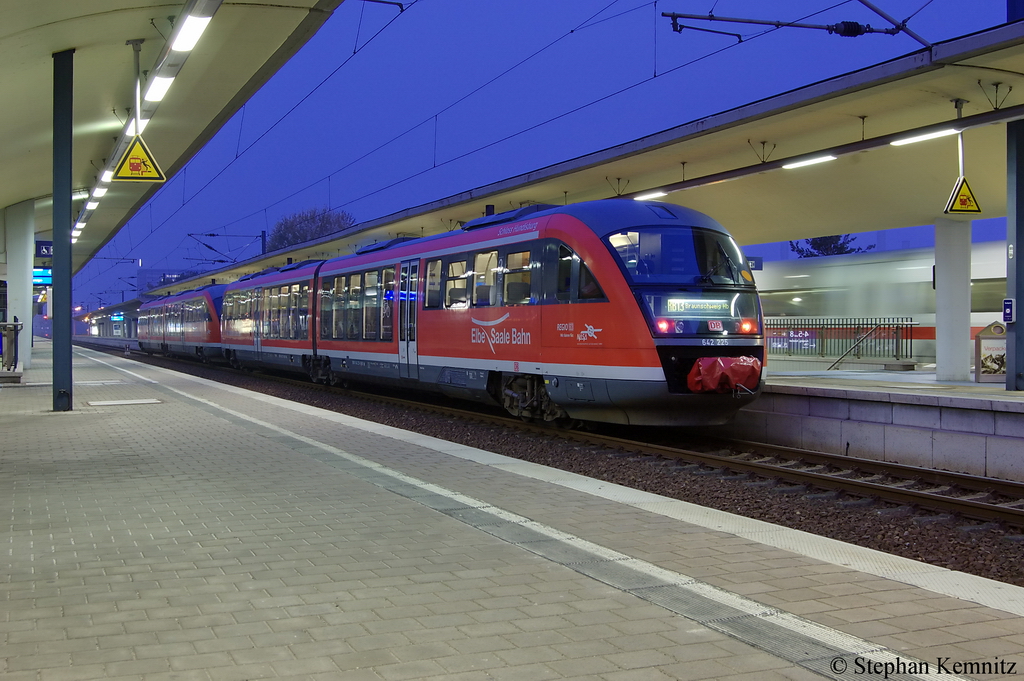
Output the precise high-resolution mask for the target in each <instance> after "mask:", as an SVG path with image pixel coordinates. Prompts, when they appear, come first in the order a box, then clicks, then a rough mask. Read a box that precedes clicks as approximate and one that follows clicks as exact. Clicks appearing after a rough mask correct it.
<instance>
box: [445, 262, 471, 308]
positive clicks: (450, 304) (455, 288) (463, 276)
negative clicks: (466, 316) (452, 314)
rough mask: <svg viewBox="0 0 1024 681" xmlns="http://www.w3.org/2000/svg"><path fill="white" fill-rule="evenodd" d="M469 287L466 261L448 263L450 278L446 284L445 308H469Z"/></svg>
mask: <svg viewBox="0 0 1024 681" xmlns="http://www.w3.org/2000/svg"><path fill="white" fill-rule="evenodd" d="M468 285H469V274H468V273H467V272H466V261H465V260H458V261H456V262H451V263H448V277H447V279H446V280H445V282H444V291H445V294H444V297H445V301H446V304H445V307H447V308H464V307H468V306H469V297H468V295H467V293H468Z"/></svg>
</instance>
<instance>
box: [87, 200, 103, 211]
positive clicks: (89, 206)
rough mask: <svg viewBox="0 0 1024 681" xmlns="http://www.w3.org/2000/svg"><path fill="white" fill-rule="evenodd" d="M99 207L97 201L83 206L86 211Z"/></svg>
mask: <svg viewBox="0 0 1024 681" xmlns="http://www.w3.org/2000/svg"><path fill="white" fill-rule="evenodd" d="M99 207H100V202H99V201H89V202H88V203H86V204H85V209H86V210H96V209H97V208H99Z"/></svg>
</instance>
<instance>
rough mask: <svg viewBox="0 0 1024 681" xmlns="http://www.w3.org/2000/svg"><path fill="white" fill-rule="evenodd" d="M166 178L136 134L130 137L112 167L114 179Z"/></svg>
mask: <svg viewBox="0 0 1024 681" xmlns="http://www.w3.org/2000/svg"><path fill="white" fill-rule="evenodd" d="M166 179H167V178H166V177H164V174H163V171H161V170H160V166H158V165H157V164H156V159H154V158H153V154H152V153H150V151H149V148H148V147H147V146H146V143H145V142H143V141H142V138H141V137H139V136H138V135H136V136H135V137H134V138H132V142H131V144H129V145H128V151H126V152H124V156H122V157H121V161H120V162H119V163H118V164H117V167H116V168H115V169H114V180H131V181H135V182H163V181H164V180H166Z"/></svg>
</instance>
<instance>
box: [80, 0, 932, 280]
mask: <svg viewBox="0 0 1024 681" xmlns="http://www.w3.org/2000/svg"><path fill="white" fill-rule="evenodd" d="M620 1H621V0H612V1H611V2H609V3H607V4H606V5H605V6H604V7H602V8H601V9H600V10H598V11H597V12H595V13H593V14H592V15H590V16H589V17H588V18H587V19H586V20H585V21H583V22H580V23H579V24H577V25H576V26H574V27H572V28H571V29H569V30H568V31H567V32H566V33H564V34H562V35H560V36H559V37H557V38H556V39H555V40H553V41H551V42H549V43H547V44H545V45H544V46H542V47H541V48H539V49H537V50H535V51H534V52H533V53H531V54H530V55H528V56H526V57H524V58H523V59H521V60H519V61H518V62H517V63H516V64H514V65H512V66H510V67H508V68H506V69H503V70H502V71H501V72H500V73H498V74H496V75H495V76H493V77H492V78H490V79H488V80H487V81H485V82H483V83H481V84H480V85H478V86H477V87H475V88H473V89H472V90H471V91H470V92H467V93H465V94H463V95H461V96H460V97H458V98H457V99H455V100H453V101H451V102H450V103H448V104H446V105H445V106H443V107H442V108H440V109H438V110H437V111H435V112H434V113H431V114H430V115H429V117H427V118H425V119H424V120H422V121H420V122H418V123H416V124H414V125H412V126H411V127H409V128H407V129H406V130H404V131H402V132H400V133H398V134H396V135H394V136H393V137H391V138H390V139H388V140H386V141H385V142H383V143H381V144H379V145H377V146H376V147H374V148H373V149H371V150H369V151H367V152H366V153H364V154H362V155H360V156H359V157H357V158H355V159H352V160H350V161H348V162H347V163H346V164H344V165H342V166H341V167H339V168H336V169H334V170H333V171H331V172H329V173H328V174H326V175H325V176H324V177H320V178H317V179H316V180H315V181H313V182H311V183H309V184H307V185H305V186H303V187H301V188H299V189H297V190H295V191H293V192H291V193H289V194H288V195H286V196H283V197H281V198H279V199H277V200H275V201H274V202H272V203H270V204H268V205H266V206H263V207H261V208H259V209H257V210H255V211H253V212H251V213H248V214H246V215H244V216H241V217H239V218H237V219H234V220H231V221H228V222H225V223H224V224H223V225H221V226H220V227H217V228H215V229H226V228H228V227H230V226H232V225H236V224H239V223H242V222H244V221H246V220H249V219H251V218H252V217H254V216H256V215H258V214H259V213H261V212H262V213H264V215H266V213H267V210H268V209H269V208H272V207H273V206H276V205H280V204H282V203H284V202H286V201H288V200H290V199H293V198H294V197H296V196H297V195H299V194H301V193H303V192H305V191H308V190H309V189H310V188H312V187H314V186H315V185H316V184H319V183H321V182H323V181H324V180H325V179H326V180H328V181H329V180H330V178H331V176H333V175H336V174H337V173H339V172H341V171H343V170H346V169H348V168H349V167H351V166H353V165H355V164H357V163H359V162H361V161H363V160H365V159H367V158H368V157H370V156H372V155H374V154H376V153H378V152H380V151H381V150H382V149H384V148H385V147H387V146H388V145H390V144H393V143H394V142H396V141H398V140H400V139H401V138H402V137H404V136H406V135H408V134H410V133H411V132H414V131H415V130H417V129H419V128H421V127H422V126H423V125H425V124H427V123H431V122H432V121H435V120H436V118H437V117H438V116H439V115H441V114H443V113H446V112H448V111H451V110H452V109H454V108H455V107H457V106H458V105H459V104H461V103H462V102H464V101H465V100H467V99H468V98H469V97H472V96H473V95H475V94H477V93H479V92H480V91H482V90H484V89H486V88H487V87H489V86H491V85H493V84H495V83H496V82H498V81H500V80H501V79H502V78H504V77H505V76H507V75H508V74H510V73H511V72H513V71H514V70H516V69H517V68H520V67H521V66H523V65H524V64H526V63H528V62H529V61H530V60H532V59H534V58H536V57H537V56H539V55H541V54H543V53H544V52H545V51H547V50H549V49H550V48H551V47H553V46H554V45H556V44H558V43H559V42H561V41H563V40H566V39H568V38H570V37H571V36H573V35H574V34H575V33H577V32H578V31H581V30H583V29H586V28H590V27H592V26H596V25H598V24H601V23H604V22H607V21H612V20H614V19H617V18H619V17H622V16H625V15H628V14H630V13H632V12H635V11H639V10H641V9H643V8H646V7H652V6H653V7H655V8H656V7H657V0H654V1H653V2H644V3H642V4H640V5H637V6H635V7H632V8H629V9H626V10H623V11H621V12H618V13H616V14H614V15H611V16H608V17H604V18H601V19H600V20H598V21H595V19H596V18H597V17H599V16H601V15H602V14H603V13H605V12H607V11H608V10H609V9H610V8H612V7H613V6H614V5H616V4H618V3H619V2H620ZM851 1H853V0H843V1H841V2H837V3H834V4H832V5H829V6H827V7H825V8H823V9H820V10H816V11H815V12H812V13H810V14H808V15H806V16H805V17H802V18H800V19H797V20H796V21H803V20H806V19H808V18H810V17H813V16H815V15H818V14H821V13H824V12H828V11H830V10H832V9H835V8H837V7H839V6H841V5H844V4H847V3H848V2H851ZM930 2H931V0H929V2H928V3H925V5H924V6H922V7H921V8H920V9H918V10H917V12H915V13H914V14H915V15H916V14H917V13H918V12H920V11H921V10H922V9H924V7H926V6H927V4H929V3H930ZM416 4H418V0H414V1H413V2H411V3H409V4H408V5H407V6H406V7H405V9H406V10H408V9H410V8H412V7H413V6H415V5H416ZM716 6H717V2H716ZM712 9H714V8H712ZM407 15H408V12H399V13H398V14H397V15H396V16H395V17H393V18H392V19H390V20H389V21H388V22H387V23H386V24H385V25H384V26H383V27H381V28H380V29H379V30H378V31H377V32H376V33H375V34H374V35H373V36H371V37H370V38H369V39H368V40H367V41H366V42H364V43H363V45H362V46H360V47H359V49H358V50H357V53H358V52H360V51H362V49H363V48H365V47H366V46H367V45H369V44H370V43H371V42H373V41H374V40H375V39H376V38H377V37H378V36H380V35H381V34H382V33H383V32H384V31H385V30H386V29H387V28H388V27H389V26H391V25H392V24H393V22H394V21H395V20H397V19H398V18H399V17H401V16H407ZM911 16H914V15H911ZM776 30H778V28H776V27H774V26H772V27H769V28H768V29H766V30H764V31H761V32H758V33H755V34H752V35H751V36H749V37H746V38H745V40H746V41H749V40H753V39H756V38H760V37H762V36H764V35H766V34H769V33H772V32H774V31H776ZM737 44H738V43H737ZM735 46H736V44H732V45H728V46H724V47H722V48H719V49H717V50H712V51H710V52H708V53H706V54H703V55H701V56H699V57H696V58H694V59H691V60H689V61H687V62H685V63H682V64H678V65H676V66H674V67H672V68H670V69H667V70H665V71H663V72H660V73H658V72H657V71H655V73H654V74H653V75H651V76H649V77H646V78H641V79H640V80H638V81H636V82H634V83H632V84H630V85H627V86H625V87H622V88H619V89H617V90H615V91H614V92H610V93H606V94H604V95H601V96H599V97H596V98H594V99H592V100H590V101H588V102H586V103H583V104H581V105H579V106H576V107H573V108H571V109H567V110H565V111H562V112H560V113H557V114H555V115H552V116H550V117H548V118H546V119H544V120H542V121H539V122H537V123H535V124H533V125H530V126H527V127H525V128H522V129H520V130H517V131H516V132H514V133H511V134H509V135H505V136H503V137H501V138H498V139H494V140H491V141H489V142H487V143H485V144H481V145H479V146H477V147H475V148H473V149H470V150H467V151H466V152H464V153H461V154H458V155H456V156H454V157H451V158H448V159H446V160H444V161H441V162H437V161H436V159H435V160H434V162H433V163H432V164H431V165H430V167H427V168H424V169H422V170H419V171H416V172H412V173H410V174H408V175H406V176H405V177H402V178H400V179H397V180H395V181H393V182H390V183H388V184H387V185H383V186H379V187H377V188H375V189H373V190H371V191H368V192H365V193H363V194H361V195H360V196H357V197H354V198H349V199H348V200H347V201H345V202H343V203H341V204H339V205H338V206H332V207H331V209H332V210H337V209H341V208H343V207H345V206H350V205H352V204H354V203H356V202H358V201H360V200H363V199H366V198H368V197H371V196H373V195H375V194H379V193H381V192H384V191H387V190H389V189H392V188H394V187H396V186H398V185H401V184H402V183H405V182H408V181H411V180H413V179H416V178H418V177H421V176H422V175H424V174H426V173H428V172H430V171H432V170H435V169H437V168H440V167H444V166H446V165H449V164H452V163H455V162H457V161H460V160H462V159H464V158H466V157H468V156H471V155H473V154H476V153H479V152H481V151H484V150H486V149H489V148H491V147H494V146H496V145H498V144H502V143H504V142H507V141H509V140H511V139H514V138H515V137H518V136H520V135H523V134H526V133H529V132H531V131H533V130H536V129H537V128H540V127H543V126H545V125H548V124H550V123H553V122H556V121H558V120H560V119H563V118H565V117H567V116H571V115H573V114H576V113H578V112H580V111H582V110H585V109H587V108H589V107H592V106H595V105H597V104H599V103H601V102H605V101H607V100H609V99H611V98H614V97H617V96H619V95H622V94H624V93H626V92H629V91H631V90H634V89H636V88H639V87H642V86H643V85H646V84H648V83H650V82H651V81H652V80H654V79H656V78H661V77H664V76H667V75H669V74H672V73H674V72H677V71H679V70H681V69H684V68H687V67H691V66H693V65H695V64H697V63H700V62H702V61H704V60H706V59H709V58H711V57H713V56H715V55H718V54H720V53H722V52H724V51H725V50H728V49H731V48H733V47H735ZM354 56H355V54H353V55H352V56H350V57H348V58H346V59H345V60H344V61H343V62H342V63H341V64H340V65H339V66H338V67H336V68H335V69H333V70H332V71H331V73H329V74H328V75H326V76H325V77H324V78H323V79H321V80H320V81H319V82H318V83H317V84H316V85H314V86H313V87H312V88H311V89H310V90H309V91H308V92H307V93H306V94H305V95H303V96H302V97H300V98H299V100H298V101H296V102H295V103H294V104H293V105H292V106H291V107H289V109H288V110H287V111H285V112H284V113H282V114H281V115H280V116H279V117H278V118H277V120H276V121H274V122H273V123H272V124H271V125H270V126H268V127H267V128H266V129H265V130H263V131H262V132H261V133H260V135H258V136H256V137H255V138H254V139H253V140H252V141H250V142H249V143H248V144H247V145H246V146H245V147H244V148H239V147H240V145H239V147H236V154H235V158H234V159H232V160H231V161H229V162H228V163H227V164H226V165H225V166H224V168H222V169H220V170H219V171H218V172H217V173H216V174H214V175H213V176H212V177H210V178H208V179H207V180H206V182H204V183H203V185H202V186H201V187H199V188H198V189H196V190H195V191H193V192H192V194H191V196H192V197H193V199H194V198H195V197H197V196H199V195H200V194H201V193H202V192H203V191H204V190H205V189H207V188H208V187H209V186H210V185H211V184H212V183H213V182H215V181H216V180H217V179H218V178H219V177H220V176H221V175H222V174H223V173H225V172H226V171H227V170H228V169H229V168H231V167H232V166H233V164H234V163H236V162H237V161H238V160H240V159H241V158H242V157H243V156H244V155H245V154H246V152H248V151H249V150H250V149H252V148H253V147H254V146H255V145H256V144H258V143H259V142H260V141H261V140H262V139H263V138H264V137H266V135H267V134H269V133H270V132H271V131H272V130H273V129H275V128H276V127H277V126H278V125H280V124H281V123H282V122H283V121H284V120H285V119H287V118H288V117H289V116H290V115H291V114H292V113H294V112H295V111H296V110H297V109H298V108H299V107H300V106H301V105H302V104H303V103H304V102H306V101H307V100H308V99H309V97H311V96H312V95H313V94H314V93H315V92H316V91H318V90H319V89H320V88H321V87H323V86H324V85H325V84H326V83H327V82H328V81H329V80H330V79H331V78H332V77H333V76H334V75H335V74H337V73H338V72H339V71H340V70H341V69H342V68H344V67H345V66H346V65H347V64H349V63H350V62H351V59H352V58H353V57H354ZM241 113H242V115H244V107H243V109H242V112H241ZM190 200H191V199H189V200H188V201H183V202H182V205H181V206H179V207H178V208H176V209H175V210H174V211H172V212H171V213H170V214H168V215H167V216H166V217H165V218H164V219H163V220H161V221H160V223H159V224H158V225H156V226H155V227H153V229H152V230H151V231H150V233H149V234H147V235H146V236H145V237H143V238H142V239H141V240H140V241H139V242H138V243H136V244H134V246H133V247H132V248H131V249H130V250H129V253H130V252H132V251H134V250H135V249H137V248H139V247H141V246H142V245H143V243H144V242H145V241H146V240H148V238H149V236H152V234H155V233H157V232H158V231H159V230H160V229H161V228H162V227H163V226H164V225H166V224H167V223H168V222H170V221H171V220H172V219H173V218H174V217H175V216H176V214H177V213H178V212H179V211H180V210H182V209H184V208H185V206H186V205H187V204H188V202H189V201H190ZM250 243H251V242H250ZM180 245H181V244H180V243H179V245H178V246H177V247H176V248H175V249H172V250H171V251H168V252H167V255H165V257H164V258H162V259H160V260H158V261H157V262H158V263H160V262H166V261H168V260H169V259H170V258H172V257H173V256H172V254H173V251H174V250H177V249H178V248H180ZM249 245H250V244H247V245H246V246H245V247H248V246H249ZM245 247H243V248H245ZM233 250H235V249H232V251H233ZM101 275H102V273H96V274H95V275H94V276H93V277H90V278H89V279H87V280H85V282H83V283H88V281H92V280H93V279H95V278H96V277H98V276H101Z"/></svg>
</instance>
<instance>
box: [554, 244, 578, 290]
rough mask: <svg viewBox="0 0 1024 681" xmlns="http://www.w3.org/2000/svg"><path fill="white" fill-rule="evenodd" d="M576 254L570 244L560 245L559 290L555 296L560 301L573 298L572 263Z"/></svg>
mask: <svg viewBox="0 0 1024 681" xmlns="http://www.w3.org/2000/svg"><path fill="white" fill-rule="evenodd" d="M575 256H576V254H575V253H573V252H572V249H570V248H569V247H568V246H559V247H558V290H557V291H556V292H555V297H556V298H557V299H558V302H560V303H568V302H569V301H570V300H571V299H572V263H573V260H575V259H576V258H575Z"/></svg>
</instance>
